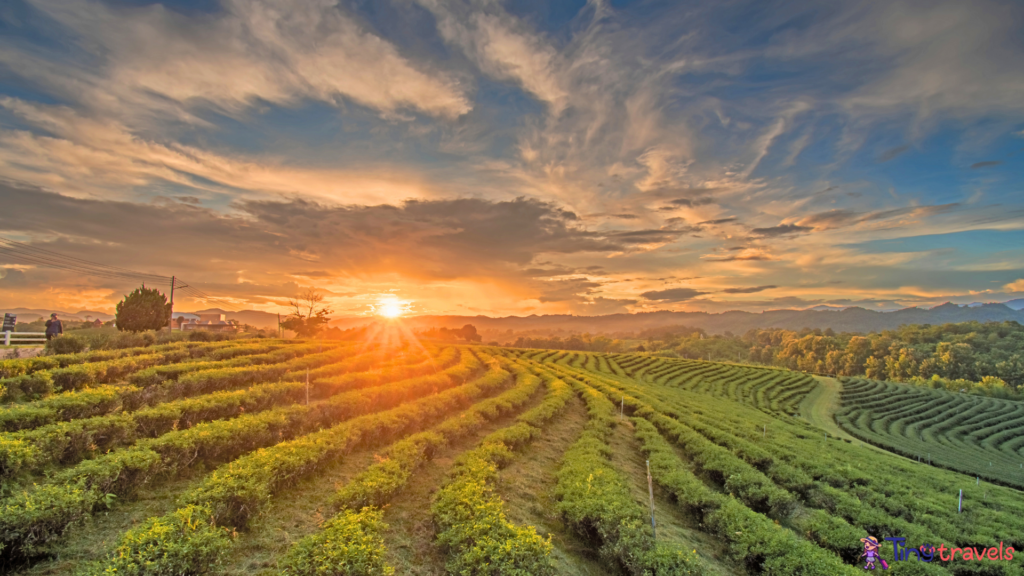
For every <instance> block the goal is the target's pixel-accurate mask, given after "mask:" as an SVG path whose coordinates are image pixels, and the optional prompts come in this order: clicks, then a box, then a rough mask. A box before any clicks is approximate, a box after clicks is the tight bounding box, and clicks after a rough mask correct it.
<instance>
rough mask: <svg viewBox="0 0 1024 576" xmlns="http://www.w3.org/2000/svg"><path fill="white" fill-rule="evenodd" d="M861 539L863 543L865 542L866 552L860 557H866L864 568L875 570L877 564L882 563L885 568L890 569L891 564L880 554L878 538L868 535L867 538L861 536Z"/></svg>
mask: <svg viewBox="0 0 1024 576" xmlns="http://www.w3.org/2000/svg"><path fill="white" fill-rule="evenodd" d="M860 541H861V544H864V553H863V554H861V555H860V556H859V557H858V559H860V558H863V559H864V569H865V570H874V569H875V566H877V565H881V567H882V569H883V570H888V569H889V565H888V564H886V563H885V560H882V557H881V556H879V554H878V549H879V548H880V547H881V545H880V544H879V543H878V540H877V539H876V538H875V537H874V536H868V537H867V538H861V539H860Z"/></svg>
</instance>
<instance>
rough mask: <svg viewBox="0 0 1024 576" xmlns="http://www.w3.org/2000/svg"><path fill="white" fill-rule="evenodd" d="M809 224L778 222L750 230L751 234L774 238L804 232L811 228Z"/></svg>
mask: <svg viewBox="0 0 1024 576" xmlns="http://www.w3.org/2000/svg"><path fill="white" fill-rule="evenodd" d="M813 229H814V228H812V227H811V226H799V225H797V224H779V225H778V226H770V227H768V228H754V229H753V230H751V231H750V234H751V236H756V237H761V238H775V237H778V236H789V235H793V234H804V233H807V232H810V231H811V230H813Z"/></svg>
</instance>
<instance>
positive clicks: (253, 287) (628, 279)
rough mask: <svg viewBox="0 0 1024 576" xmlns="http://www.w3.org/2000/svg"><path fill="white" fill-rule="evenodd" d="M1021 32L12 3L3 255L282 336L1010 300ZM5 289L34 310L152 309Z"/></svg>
mask: <svg viewBox="0 0 1024 576" xmlns="http://www.w3.org/2000/svg"><path fill="white" fill-rule="evenodd" d="M1021 29H1024V5H1022V4H1020V3H1019V2H1009V1H1008V2H971V3H964V2H959V1H947V2H943V1H889V2H880V1H879V2H859V3H826V2H781V1H780V2H770V1H756V2H755V1H748V2H743V1H734V2H645V1H615V2H608V1H602V0H593V1H589V2H584V1H565V2H543V1H540V0H519V1H505V2H501V1H498V0H373V1H369V0H351V1H327V0H319V1H301V2H300V1H297V0H227V1H195V2H166V3H156V2H146V1H138V0H117V1H113V2H111V1H102V0H12V1H10V2H5V3H3V5H2V6H0V202H2V203H3V204H4V206H5V208H7V207H11V206H13V207H14V208H13V209H5V210H3V211H0V235H2V236H4V237H7V238H13V239H17V240H20V241H25V242H29V243H32V244H35V245H37V246H40V247H45V248H49V249H57V250H60V251H62V252H64V253H68V254H71V255H74V256H77V257H81V258H88V259H90V260H95V261H100V262H104V263H109V264H114V265H118V266H125V267H130V268H133V269H140V270H145V271H147V272H155V273H161V274H168V275H170V274H178V275H180V276H185V277H187V278H189V280H190V281H192V282H195V283H197V285H201V286H203V287H204V289H205V290H206V291H207V292H209V293H212V294H215V295H217V296H219V297H223V298H226V299H231V300H232V301H234V303H235V304H236V305H237V306H238V307H256V308H262V309H267V310H276V309H279V308H280V306H281V305H282V304H283V303H284V302H285V301H286V300H287V298H288V297H289V296H292V295H294V294H295V293H296V292H297V291H299V290H301V289H302V288H304V287H308V286H315V287H318V288H320V289H321V290H323V291H324V292H325V293H327V294H328V295H329V300H330V301H331V303H332V305H333V306H334V307H335V308H336V310H338V311H339V312H340V313H351V314H361V313H365V312H366V311H367V310H369V309H370V307H371V306H372V305H373V304H374V303H375V302H377V301H378V300H379V299H380V298H382V297H384V296H387V297H394V298H400V299H402V300H403V301H405V302H406V303H407V305H408V307H409V308H410V310H413V311H416V312H426V313H467V314H478V313H483V314H502V315H504V314H530V313H567V312H568V313H574V314H605V313H612V312H624V311H648V310H660V309H673V310H708V311H722V310H728V309H745V310H754V311H760V310H763V309H771V308H804V307H810V306H814V305H818V304H835V305H861V306H865V307H869V308H874V309H893V308H899V307H904V306H927V305H935V304H939V303H941V302H944V301H947V300H949V301H954V302H959V303H968V302H974V301H1005V300H1009V299H1012V298H1019V297H1022V296H1024V252H1022V250H1021V249H1020V248H1018V247H1019V246H1021V242H1020V240H1021V239H1022V238H1021V233H1022V232H1021V230H1022V229H1024V193H1022V192H1024V161H1022V160H1024V99H1022V98H1021V97H1020V96H1021V94H1024V68H1022V67H1021V66H1020V65H1019V63H1020V62H1021V61H1024V58H1022V57H1024V37H1022V36H1021V35H1020V34H1019V31H1020V30H1021ZM0 269H2V270H3V271H4V272H3V274H2V275H0V305H3V306H36V307H57V306H60V307H64V308H74V307H89V308H93V309H97V308H104V309H106V308H110V307H111V306H112V304H113V303H114V302H116V301H117V300H118V299H120V297H121V295H122V294H123V293H124V292H125V291H126V290H127V289H130V286H124V285H121V284H118V283H117V282H111V281H108V280H104V279H90V278H68V277H66V276H62V275H61V273H58V272H55V271H48V270H45V269H37V268H33V267H31V266H28V265H25V264H24V263H19V262H16V261H14V260H10V261H0ZM39 285H46V286H49V287H51V289H49V290H47V291H44V292H40V291H39V290H36V289H33V287H34V286H39ZM666 290H673V292H670V294H673V295H674V296H673V297H672V298H670V299H657V300H654V299H651V298H649V297H645V296H644V294H645V293H648V294H649V293H653V292H659V291H666ZM194 304H196V305H198V304H199V303H194Z"/></svg>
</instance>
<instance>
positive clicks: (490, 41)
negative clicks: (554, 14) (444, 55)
mask: <svg viewBox="0 0 1024 576" xmlns="http://www.w3.org/2000/svg"><path fill="white" fill-rule="evenodd" d="M418 1H419V3H420V4H421V5H422V6H424V7H425V8H427V9H428V10H430V11H431V12H432V13H433V14H434V17H435V18H436V19H437V27H438V31H439V32H440V33H441V36H443V37H444V39H445V40H446V41H447V42H449V43H451V44H455V45H456V46H458V47H459V48H461V49H462V51H463V52H465V53H466V55H467V56H469V57H470V58H471V59H472V60H473V61H474V62H475V63H476V64H477V66H479V68H480V70H481V71H483V72H484V73H485V74H488V75H489V76H492V77H495V78H498V79H502V80H512V81H514V82H516V83H518V84H519V85H520V86H522V88H523V89H524V90H526V91H527V92H529V93H531V94H533V95H534V96H536V97H537V98H538V99H540V100H541V101H543V102H546V103H548V104H549V105H551V106H552V108H553V109H554V111H555V112H556V113H557V112H558V111H560V110H561V109H562V108H563V107H564V105H565V101H566V99H567V97H568V92H567V88H566V87H565V86H564V80H563V78H564V75H565V70H564V66H563V65H562V63H561V58H560V56H559V54H558V52H557V51H556V50H555V49H554V48H553V47H552V46H551V45H550V44H549V43H548V42H547V41H546V40H545V39H544V38H543V37H542V36H541V35H539V34H537V33H535V32H533V31H531V30H529V29H528V28H527V26H525V25H524V24H523V23H522V22H520V21H519V20H518V19H516V18H514V17H512V16H511V15H509V14H508V13H506V12H505V11H504V10H500V9H499V8H498V7H497V4H494V5H492V6H489V7H488V6H487V4H484V3H480V4H478V5H476V6H472V7H471V6H467V5H464V4H462V3H460V2H448V1H445V0H418ZM487 8H489V9H487Z"/></svg>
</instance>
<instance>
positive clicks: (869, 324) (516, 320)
mask: <svg viewBox="0 0 1024 576" xmlns="http://www.w3.org/2000/svg"><path fill="white" fill-rule="evenodd" d="M1016 302H1018V303H1020V304H1024V302H1022V301H1021V300H1017V301H1016ZM1022 307H1024V306H1022ZM972 320H975V321H978V322H1002V321H1005V320H1014V321H1017V322H1020V323H1021V324H1024V311H1021V310H1015V309H1013V308H1011V307H1010V306H1007V305H1005V304H983V305H981V306H975V307H968V306H958V305H956V304H952V303H948V302H947V303H946V304H943V305H941V306H936V307H935V308H932V309H930V310H926V309H923V308H905V309H903V310H897V311H894V312H876V311H874V310H866V309H864V308H858V307H852V308H844V309H841V310H837V309H834V308H830V309H824V310H822V309H819V310H813V309H811V310H769V311H766V312H761V313H754V312H741V311H732V312H722V313H718V314H712V313H708V312H641V313H639V314H610V315H607V316H571V315H545V316H537V315H531V316H525V317H524V316H507V317H504V318H490V317H488V316H415V317H411V318H407V319H405V320H404V322H405V323H406V324H407V325H409V326H410V327H411V328H413V329H417V330H418V329H423V328H431V327H444V328H460V327H462V326H464V325H466V324H472V325H474V326H476V328H477V330H479V331H480V332H486V333H488V334H489V335H494V334H496V333H500V332H504V331H506V330H513V331H515V332H519V331H526V330H529V331H546V330H551V331H570V332H589V333H591V334H602V333H604V334H611V333H624V332H640V331H642V330H647V329H650V328H661V327H665V326H676V325H685V326H691V327H694V328H703V329H704V330H707V331H708V332H710V333H712V334H722V333H725V332H732V333H733V334H743V333H744V332H746V331H747V330H750V329H752V328H784V329H788V330H800V329H802V328H811V329H814V328H820V329H822V330H825V329H826V328H831V329H833V330H835V331H836V332H878V331H881V330H890V329H893V328H898V327H900V326H902V325H904V324H946V323H951V322H969V321H972ZM371 321H372V319H369V318H345V319H338V320H335V321H333V322H331V325H332V326H338V327H339V328H350V327H354V326H360V325H363V324H367V323H368V322H371Z"/></svg>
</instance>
